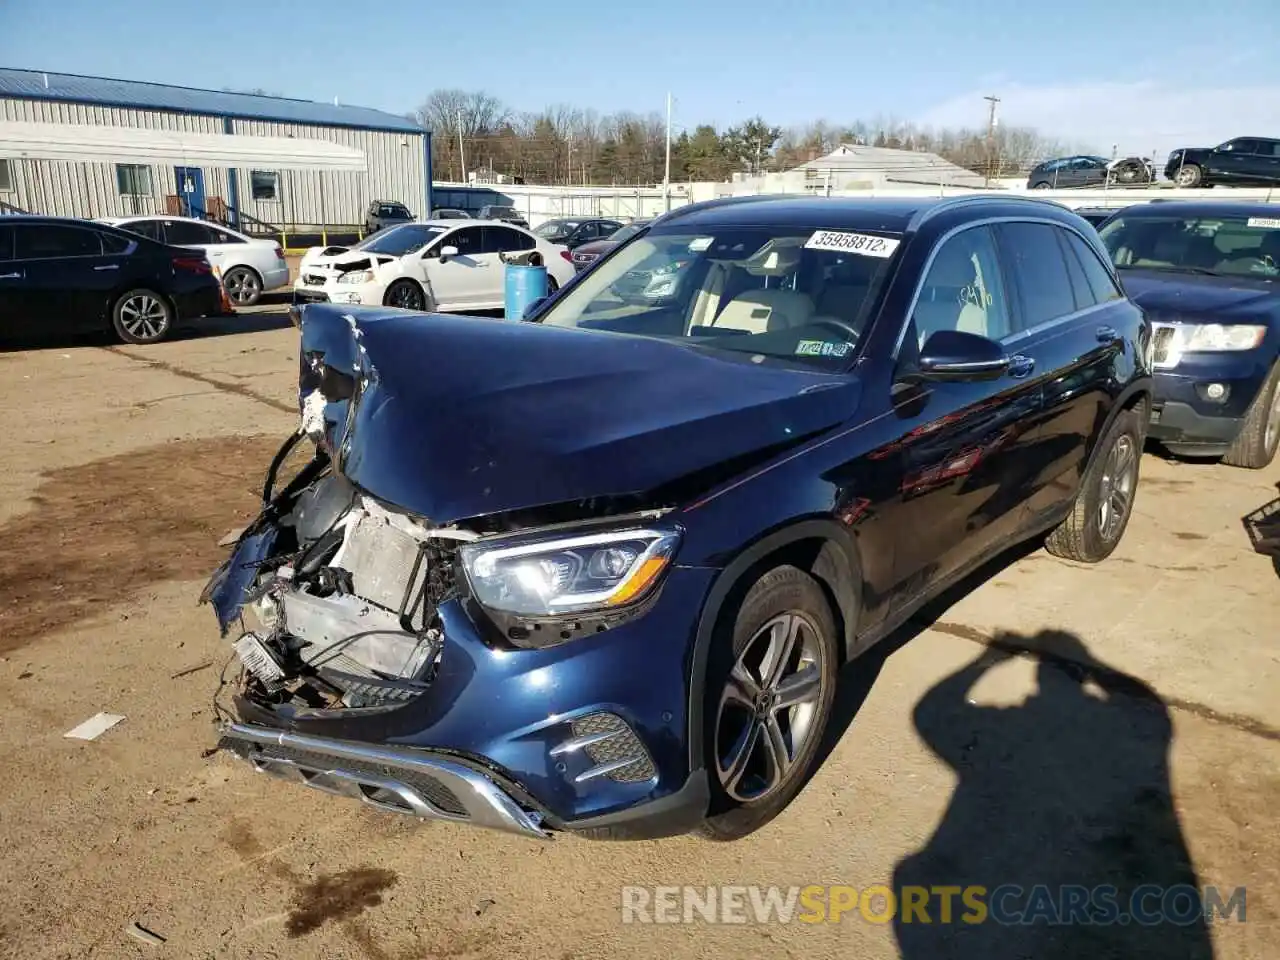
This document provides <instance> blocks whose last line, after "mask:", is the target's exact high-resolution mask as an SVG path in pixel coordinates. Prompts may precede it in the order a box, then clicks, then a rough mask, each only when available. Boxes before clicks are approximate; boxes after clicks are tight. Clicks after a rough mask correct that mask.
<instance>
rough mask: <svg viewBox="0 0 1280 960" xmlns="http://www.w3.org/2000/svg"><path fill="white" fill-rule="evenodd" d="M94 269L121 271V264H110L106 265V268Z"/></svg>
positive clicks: (97, 268)
mask: <svg viewBox="0 0 1280 960" xmlns="http://www.w3.org/2000/svg"><path fill="white" fill-rule="evenodd" d="M93 269H95V270H119V269H120V264H118V263H108V264H106V265H105V266H101V267H94V268H93Z"/></svg>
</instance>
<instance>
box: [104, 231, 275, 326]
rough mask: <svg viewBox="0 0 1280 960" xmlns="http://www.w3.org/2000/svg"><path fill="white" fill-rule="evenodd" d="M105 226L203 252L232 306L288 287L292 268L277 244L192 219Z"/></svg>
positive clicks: (254, 301) (250, 301)
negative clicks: (220, 271) (220, 273)
mask: <svg viewBox="0 0 1280 960" xmlns="http://www.w3.org/2000/svg"><path fill="white" fill-rule="evenodd" d="M102 222H103V223H110V224H113V225H114V226H117V227H122V228H124V229H125V230H131V231H133V232H134V233H140V234H142V235H143V236H144V237H150V238H151V239H152V240H159V241H160V242H161V243H168V244H172V245H173V246H176V247H194V248H196V249H199V250H203V251H204V253H205V255H206V256H207V257H208V259H209V262H210V263H211V264H213V266H215V267H218V268H220V269H221V270H222V285H223V286H224V287H225V288H226V291H227V296H228V297H230V298H231V303H232V305H233V306H237V307H251V306H253V305H254V304H255V303H257V302H258V298H259V297H260V296H262V293H263V291H264V290H278V289H280V288H281V287H287V286H288V285H289V265H288V264H287V263H286V262H285V259H284V250H282V249H281V248H280V244H278V243H276V242H275V241H274V240H260V239H257V238H255V237H248V236H245V235H244V234H243V233H240V232H239V231H238V230H232V229H231V228H230V227H224V226H222V224H220V223H208V222H206V221H204V220H193V219H191V218H189V217H111V218H104V220H103V221H102Z"/></svg>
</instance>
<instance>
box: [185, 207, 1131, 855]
mask: <svg viewBox="0 0 1280 960" xmlns="http://www.w3.org/2000/svg"><path fill="white" fill-rule="evenodd" d="M638 273H641V274H645V275H647V276H649V277H650V278H651V280H652V282H646V283H644V284H637V283H634V282H631V280H630V279H628V278H634V276H635V275H636V274H638ZM298 322H299V326H300V328H301V356H300V370H299V406H300V414H301V425H300V427H299V429H298V431H297V433H296V434H295V435H294V436H293V437H291V438H290V439H289V440H288V441H287V442H286V444H285V445H284V447H283V448H282V449H281V452H280V454H279V455H278V456H277V457H276V459H275V461H274V462H273V463H272V465H271V467H270V469H269V470H268V477H267V482H266V490H265V491H264V501H265V503H264V509H263V511H262V514H261V515H260V516H259V517H258V519H257V520H256V521H255V522H254V523H253V524H251V525H250V526H249V527H248V528H247V529H246V530H245V531H244V532H243V533H242V534H241V536H240V538H239V540H238V542H237V543H236V545H235V547H234V550H233V552H232V555H231V556H230V558H229V559H228V560H227V561H226V562H225V563H224V564H223V565H222V566H221V567H220V568H219V569H218V571H217V572H216V573H215V574H214V576H213V578H212V579H211V580H210V582H209V584H208V586H207V587H206V590H205V593H204V599H205V600H207V601H209V602H210V603H212V605H213V607H214V609H215V612H216V614H217V618H218V622H219V624H220V626H221V628H222V631H223V634H224V635H228V634H229V635H231V636H232V637H233V638H234V639H233V643H234V647H235V651H236V653H237V654H238V655H239V659H240V662H241V666H242V670H241V672H240V676H239V679H238V681H237V683H236V691H235V697H234V706H233V710H234V713H235V717H234V719H229V720H227V721H226V722H225V723H224V724H223V726H222V728H221V740H220V745H221V747H222V748H223V749H226V750H229V751H232V752H234V753H236V754H238V755H239V756H241V757H243V758H244V759H246V760H248V761H249V762H250V763H252V764H253V765H254V767H255V768H256V769H257V770H259V771H261V772H263V773H267V774H270V775H273V776H276V777H279V778H281V779H285V780H292V781H295V782H297V783H300V784H305V785H309V786H311V787H315V788H318V789H321V790H324V791H328V792H330V793H334V794H338V795H341V796H346V797H351V798H355V799H358V800H360V801H362V802H364V803H366V804H369V805H372V806H374V807H377V808H380V809H384V810H389V811H395V812H400V813H405V814H410V815H413V816H417V817H421V818H424V819H443V820H449V821H456V822H461V823H470V824H474V825H477V826H486V827H494V828H499V829H503V830H508V831H512V832H515V833H518V834H523V835H527V836H535V837H542V836H548V835H550V834H552V833H554V832H556V831H573V832H576V833H578V834H581V835H585V836H590V837H597V838H640V837H658V836H666V835H671V834H677V833H684V832H689V831H697V832H700V833H701V834H702V835H704V836H706V837H709V838H711V839H719V840H729V839H734V838H737V837H741V836H743V835H745V834H748V833H750V832H752V831H753V830H755V829H757V828H759V827H760V826H761V825H763V824H764V823H767V822H768V821H769V820H770V819H771V818H773V817H774V816H776V815H777V814H778V813H779V812H780V811H781V810H782V809H783V808H785V807H786V805H787V804H788V803H789V802H790V801H791V799H792V798H793V797H794V796H795V795H796V794H797V793H798V792H799V790H800V789H801V788H802V786H803V785H804V783H805V782H806V780H807V778H808V776H809V775H810V774H811V773H812V771H813V768H814V766H815V765H816V762H817V760H816V758H817V756H818V754H819V743H820V741H821V739H822V737H823V732H824V729H825V728H826V726H827V722H828V719H829V715H830V713H831V707H832V702H833V698H834V695H835V688H836V678H837V673H838V670H839V668H840V667H841V665H843V664H845V663H847V662H849V661H851V660H853V659H855V658H857V657H858V656H860V655H861V654H863V653H864V652H865V651H866V650H867V649H868V648H869V647H871V646H872V645H873V644H874V643H875V642H876V641H878V640H880V639H882V638H883V637H885V636H886V635H887V634H889V633H890V632H891V631H893V630H894V629H895V628H896V627H898V626H899V625H901V624H902V623H903V622H904V621H905V620H906V619H907V618H909V617H910V616H911V615H912V614H913V613H914V612H915V611H916V610H918V609H919V608H920V607H921V606H922V605H923V604H924V603H926V602H927V601H928V600H929V599H931V598H933V597H936V596H937V595H938V594H939V593H940V592H941V591H943V590H944V589H946V588H947V587H948V586H949V585H951V584H954V583H956V582H957V581H958V580H959V579H961V578H962V577H964V576H965V575H966V574H968V573H970V572H971V571H973V570H974V569H975V568H976V567H978V566H979V565H980V564H982V563H983V562H984V561H986V560H988V559H990V558H991V557H993V556H994V555H996V554H997V553H1000V552H1001V551H1003V550H1005V549H1006V548H1008V547H1010V546H1011V545H1013V544H1015V543H1017V542H1019V541H1022V540H1025V539H1028V538H1031V537H1037V536H1047V540H1046V543H1047V547H1048V549H1049V550H1050V551H1051V552H1053V553H1055V554H1056V555H1059V556H1063V557H1069V558H1071V559H1074V560H1079V561H1085V562H1094V561H1099V560H1102V559H1104V558H1105V557H1107V556H1108V555H1109V554H1110V553H1111V552H1112V550H1114V549H1115V546H1116V544H1117V543H1118V542H1119V540H1120V538H1121V536H1122V535H1123V533H1124V530H1125V526H1126V524H1127V523H1128V520H1129V517H1130V516H1131V514H1132V511H1133V503H1134V496H1135V493H1136V488H1137V484H1138V468H1139V457H1140V452H1141V449H1142V444H1143V440H1144V435H1145V431H1146V426H1147V422H1148V418H1149V412H1150V411H1149V408H1150V402H1151V373H1150V360H1151V336H1150V329H1149V327H1148V325H1147V323H1146V321H1145V319H1144V317H1143V314H1142V312H1141V311H1140V310H1138V309H1137V308H1136V307H1134V306H1133V305H1132V304H1131V303H1130V302H1129V301H1128V300H1127V299H1126V298H1125V296H1124V295H1123V293H1122V292H1121V290H1120V287H1119V285H1118V283H1117V280H1116V276H1115V274H1114V272H1113V270H1112V268H1111V266H1110V263H1109V261H1108V259H1107V256H1106V252H1105V250H1104V249H1103V248H1102V247H1101V245H1100V244H1099V241H1098V238H1097V234H1096V233H1094V231H1093V230H1092V228H1090V227H1089V225H1088V224H1087V223H1086V222H1085V221H1084V220H1082V219H1080V218H1079V217H1077V216H1075V215H1074V214H1072V213H1070V212H1069V211H1067V210H1065V209H1064V208H1062V207H1060V206H1058V205H1056V204H1051V203H1044V202H1041V201H1036V200H1031V199H1001V198H995V197H966V198H959V199H950V200H929V199H925V200H917V199H912V200H878V201H855V200H826V199H817V198H806V199H795V198H776V197H775V198H770V197H766V198H751V199H747V200H737V201H734V200H731V201H716V202H712V203H708V204H701V205H695V206H690V207H686V208H684V209H681V210H679V211H676V212H673V213H670V214H668V215H666V216H664V217H662V218H661V219H659V220H658V221H656V222H655V223H653V224H652V225H650V226H649V227H648V228H646V229H645V230H643V231H641V232H639V233H638V234H637V235H636V236H634V237H633V238H631V239H630V240H628V241H626V242H625V243H624V244H622V245H620V246H619V247H617V248H616V249H615V250H613V251H612V252H610V253H609V254H608V255H607V256H606V257H605V258H604V259H603V260H602V262H601V263H600V264H599V265H598V266H595V267H593V269H591V270H590V271H586V272H584V273H583V274H582V275H581V276H580V277H579V278H578V279H577V281H576V282H575V283H574V284H572V285H570V286H568V287H567V288H566V289H565V290H563V291H561V292H560V294H559V295H558V296H556V297H555V298H554V299H552V300H550V301H547V302H545V303H543V304H541V305H540V306H538V307H535V309H534V312H533V313H532V314H531V315H530V316H529V318H528V320H527V322H521V323H512V322H506V321H501V320H491V319H478V318H467V317H451V316H444V315H428V314H422V313H417V312H412V311H407V310H397V309H391V308H361V309H351V310H344V309H343V308H341V307H337V306H333V305H328V304H316V305H310V306H307V307H305V308H303V309H302V312H301V314H300V317H299V321H298ZM298 444H305V445H313V446H314V457H313V458H312V459H311V460H310V462H309V463H308V464H307V465H306V466H305V467H303V468H301V470H300V471H299V472H298V473H297V474H296V475H295V476H292V477H291V478H287V479H286V478H285V477H283V476H277V475H278V474H282V473H283V471H282V470H281V464H282V463H284V462H285V460H286V457H287V454H288V452H289V450H290V448H291V447H294V446H296V445H298Z"/></svg>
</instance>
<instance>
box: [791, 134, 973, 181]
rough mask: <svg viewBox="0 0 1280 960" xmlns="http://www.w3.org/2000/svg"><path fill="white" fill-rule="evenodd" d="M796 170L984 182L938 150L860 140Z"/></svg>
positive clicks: (846, 144) (920, 179)
mask: <svg viewBox="0 0 1280 960" xmlns="http://www.w3.org/2000/svg"><path fill="white" fill-rule="evenodd" d="M793 169H794V170H798V171H806V170H812V171H815V172H817V173H832V174H836V175H846V176H847V175H850V174H858V173H868V174H877V175H881V176H883V177H884V178H885V179H886V180H890V181H894V182H898V183H928V184H931V185H935V186H936V185H937V184H938V182H939V181H940V180H941V181H944V182H945V183H947V184H949V185H951V186H965V187H970V186H971V187H981V186H983V185H984V181H983V179H982V177H980V176H978V175H977V174H976V173H974V172H973V171H972V170H966V169H965V168H964V167H961V166H959V165H957V164H954V163H952V162H951V161H950V160H944V159H943V158H942V157H940V156H938V155H937V154H936V153H924V152H921V151H917V150H894V149H890V148H889V147H864V146H862V145H861V144H856V143H843V144H841V145H840V146H839V147H837V148H836V149H835V150H833V151H832V152H831V153H829V154H827V155H826V156H825V157H818V158H817V159H816V160H810V161H809V162H808V163H802V164H800V166H798V167H794V168H793Z"/></svg>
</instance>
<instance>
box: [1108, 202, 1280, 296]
mask: <svg viewBox="0 0 1280 960" xmlns="http://www.w3.org/2000/svg"><path fill="white" fill-rule="evenodd" d="M1277 213H1278V214H1280V210H1278V211H1277ZM1099 235H1100V236H1101V237H1102V242H1103V244H1105V245H1106V248H1107V252H1108V253H1110V254H1111V259H1112V260H1114V261H1115V264H1116V266H1117V267H1119V268H1120V269H1122V270H1126V269H1130V270H1131V269H1142V270H1169V271H1177V272H1182V273H1201V274H1212V275H1215V276H1224V277H1225V276H1233V277H1260V278H1263V279H1269V278H1272V277H1275V276H1277V275H1280V216H1276V217H1250V216H1245V215H1239V216H1214V217H1171V216H1161V215H1158V214H1132V215H1127V216H1119V217H1117V218H1115V219H1114V220H1112V221H1111V222H1110V223H1108V224H1107V225H1106V226H1105V227H1103V228H1102V230H1101V232H1100V234H1099Z"/></svg>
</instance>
